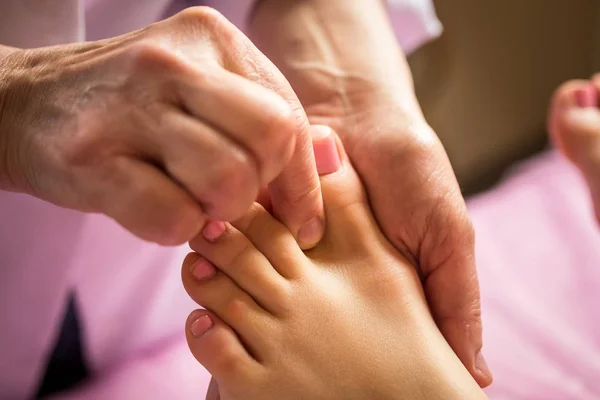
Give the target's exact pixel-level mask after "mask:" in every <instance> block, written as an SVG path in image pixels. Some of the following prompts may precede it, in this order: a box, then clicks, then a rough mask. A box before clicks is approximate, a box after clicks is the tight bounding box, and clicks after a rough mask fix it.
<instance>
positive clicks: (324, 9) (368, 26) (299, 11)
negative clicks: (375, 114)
mask: <svg viewBox="0 0 600 400" xmlns="http://www.w3.org/2000/svg"><path fill="white" fill-rule="evenodd" d="M383 3H384V2H383V1H382V0H262V1H260V2H259V3H258V4H257V5H256V7H255V10H254V13H253V14H252V17H251V19H250V24H249V34H250V36H251V38H252V39H253V41H254V43H256V44H257V46H258V47H259V48H260V49H261V50H262V51H263V52H264V53H265V54H266V55H267V56H268V57H269V58H270V59H271V60H272V61H273V62H274V63H275V64H276V65H277V67H278V68H279V69H280V70H281V71H282V72H283V74H284V75H285V76H286V77H287V78H288V80H289V81H290V83H291V84H292V86H293V87H294V89H295V90H296V92H297V94H298V96H299V97H300V100H301V101H302V102H303V104H305V105H311V104H315V103H321V102H328V101H330V100H331V97H332V96H333V97H346V98H343V99H341V100H343V101H344V102H345V103H346V104H352V103H354V102H356V103H360V102H362V101H363V100H364V99H363V98H361V96H358V94H359V93H368V92H376V91H388V92H390V93H395V94H396V95H398V94H401V95H405V96H406V95H408V96H406V97H411V99H410V100H411V101H412V100H414V96H413V95H412V93H413V88H412V77H411V75H410V72H409V69H408V66H407V64H406V60H405V58H404V55H403V54H402V51H401V49H400V47H399V45H398V42H397V41H396V38H395V35H394V33H393V30H392V27H391V24H390V21H389V19H388V17H387V13H386V9H385V6H384V4H383ZM356 97H358V98H356Z"/></svg>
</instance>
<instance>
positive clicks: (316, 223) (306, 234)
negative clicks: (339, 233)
mask: <svg viewBox="0 0 600 400" xmlns="http://www.w3.org/2000/svg"><path fill="white" fill-rule="evenodd" d="M324 229H325V225H324V224H323V220H322V219H321V218H319V217H315V218H313V219H311V220H310V221H308V222H307V223H305V224H304V225H303V226H302V227H301V228H300V229H299V230H298V241H300V243H301V244H303V245H306V246H313V245H314V244H316V243H318V242H319V240H321V237H322V236H323V230H324Z"/></svg>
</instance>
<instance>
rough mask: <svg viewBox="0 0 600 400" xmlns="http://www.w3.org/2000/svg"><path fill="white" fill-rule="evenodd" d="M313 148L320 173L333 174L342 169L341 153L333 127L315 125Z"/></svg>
mask: <svg viewBox="0 0 600 400" xmlns="http://www.w3.org/2000/svg"><path fill="white" fill-rule="evenodd" d="M313 150H314V152H315V161H316V163H317V171H318V172H319V175H327V174H331V173H333V172H335V171H337V170H338V169H340V166H341V161H340V154H339V153H338V149H337V145H336V143H335V137H334V135H333V132H332V131H331V128H328V127H325V126H315V127H313Z"/></svg>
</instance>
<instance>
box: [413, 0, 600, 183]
mask: <svg viewBox="0 0 600 400" xmlns="http://www.w3.org/2000/svg"><path fill="white" fill-rule="evenodd" d="M435 7H436V10H437V13H438V16H439V18H440V19H441V21H442V24H443V25H444V33H443V35H442V37H441V38H439V39H438V40H436V41H434V42H431V43H429V44H428V45H426V46H425V47H423V48H421V49H420V50H418V51H417V52H416V53H413V54H412V55H411V57H410V58H409V63H410V65H411V68H412V70H413V74H414V78H415V85H416V91H417V96H418V97H419V100H420V102H421V105H422V107H423V110H424V112H425V116H426V117H427V119H428V121H429V123H430V124H431V125H432V126H433V128H434V129H435V131H436V132H437V133H438V135H439V136H440V138H441V139H442V141H443V143H444V145H445V147H446V149H447V151H448V154H449V156H450V159H451V161H452V163H453V165H454V168H455V171H456V174H457V176H458V179H459V182H460V184H461V187H462V189H463V191H464V193H465V194H473V193H476V192H478V191H481V190H483V189H485V188H488V187H489V186H491V185H492V184H493V183H494V182H496V181H497V180H498V179H499V178H500V177H501V175H502V173H503V172H504V171H505V170H506V168H507V167H509V166H510V165H511V164H512V163H513V162H515V161H517V160H520V159H523V158H526V157H528V156H530V155H532V154H534V153H535V152H537V151H540V150H542V149H543V148H545V147H546V146H547V145H548V141H547V134H546V113H547V106H548V104H549V100H550V97H551V95H552V92H553V91H554V89H555V88H556V87H557V86H558V85H560V84H561V83H563V82H564V81H566V80H568V79H573V78H587V77H589V76H591V75H592V74H593V73H594V72H597V71H600V52H599V51H597V50H595V49H598V48H599V47H598V45H600V1H598V0H569V1H565V0H527V1H523V0H509V1H481V0H452V1H449V0H437V1H435Z"/></svg>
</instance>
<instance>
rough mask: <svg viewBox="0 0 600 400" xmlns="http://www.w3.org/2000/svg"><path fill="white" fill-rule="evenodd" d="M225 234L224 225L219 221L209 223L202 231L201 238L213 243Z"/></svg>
mask: <svg viewBox="0 0 600 400" xmlns="http://www.w3.org/2000/svg"><path fill="white" fill-rule="evenodd" d="M223 233H225V223H223V222H221V221H209V222H208V223H207V224H206V225H205V226H204V229H202V236H204V238H205V239H206V240H208V241H210V242H214V241H215V240H217V239H218V238H220V237H221V236H222V235H223Z"/></svg>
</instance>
